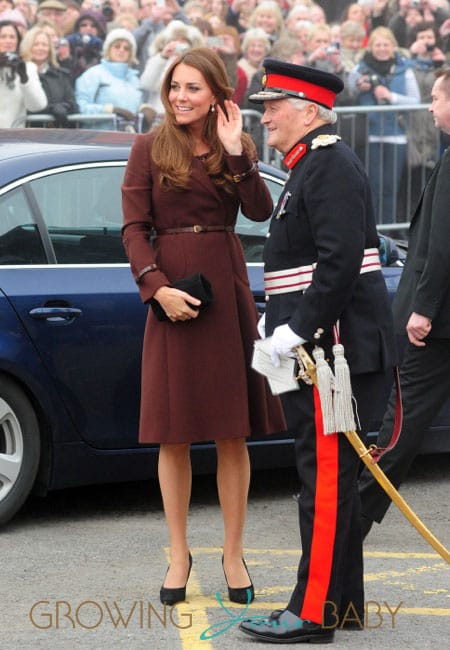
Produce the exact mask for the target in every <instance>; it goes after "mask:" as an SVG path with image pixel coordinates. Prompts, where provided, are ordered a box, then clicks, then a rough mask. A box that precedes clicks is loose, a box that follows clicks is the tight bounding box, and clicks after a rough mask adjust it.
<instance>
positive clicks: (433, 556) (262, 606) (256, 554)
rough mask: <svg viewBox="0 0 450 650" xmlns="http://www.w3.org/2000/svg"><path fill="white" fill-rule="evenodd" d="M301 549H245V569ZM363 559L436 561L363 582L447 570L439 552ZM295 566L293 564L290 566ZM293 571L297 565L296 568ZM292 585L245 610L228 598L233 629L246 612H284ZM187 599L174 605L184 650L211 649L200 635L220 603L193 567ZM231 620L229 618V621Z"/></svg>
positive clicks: (413, 612)
mask: <svg viewBox="0 0 450 650" xmlns="http://www.w3.org/2000/svg"><path fill="white" fill-rule="evenodd" d="M191 552H192V554H193V556H200V555H205V556H217V555H221V554H222V549H221V548H218V547H198V548H193V549H191ZM300 552H301V549H300V548H298V549H261V548H258V549H256V548H246V549H245V552H244V554H245V558H246V563H247V566H249V567H251V566H261V565H262V564H265V561H267V560H268V559H270V557H275V556H276V557H282V556H284V557H286V556H287V557H289V559H290V558H291V557H295V558H296V559H297V558H300ZM364 557H366V558H383V559H394V560H395V559H396V560H402V559H403V560H411V559H414V560H415V559H428V560H438V562H437V563H435V564H433V565H423V566H419V567H413V568H411V567H408V568H405V569H404V570H403V571H395V570H384V571H380V572H378V573H377V572H372V573H366V574H365V575H364V579H365V581H366V582H375V581H382V580H393V579H398V578H405V577H410V578H412V577H414V575H419V574H424V573H427V572H430V571H431V572H432V573H441V572H442V571H443V570H444V571H445V570H450V568H449V567H448V565H446V564H445V563H444V562H442V561H441V557H440V555H439V554H438V553H415V552H411V553H408V552H402V553H399V552H390V551H386V552H383V551H365V552H364ZM293 566H294V565H293ZM294 568H296V565H295V567H294ZM291 587H292V585H288V586H284V587H283V586H281V585H277V586H274V587H265V588H263V589H259V590H258V591H257V596H258V597H259V598H258V600H257V601H256V602H254V603H252V604H251V605H250V607H249V608H247V609H246V608H245V607H244V606H243V605H236V604H234V603H230V602H229V601H228V599H225V600H224V602H223V604H224V606H225V607H226V608H227V609H228V610H229V611H230V614H233V615H234V616H236V623H235V624H236V626H237V625H238V623H239V617H240V616H241V615H242V614H244V612H245V614H246V613H247V611H248V612H249V613H250V614H253V615H254V614H256V613H258V614H260V613H269V612H271V611H273V610H274V609H283V608H284V607H286V601H287V599H288V598H289V595H290V593H291ZM283 592H286V599H285V600H282V601H276V600H274V601H271V602H268V601H266V602H261V600H260V598H261V597H263V598H264V597H268V598H270V597H273V596H279V595H280V594H282V593H283ZM424 593H427V594H430V595H443V594H446V593H448V592H446V590H445V589H438V590H435V591H431V590H429V591H426V592H424ZM187 598H188V600H187V601H186V602H185V603H180V604H179V605H177V608H176V609H177V616H178V623H179V625H180V641H181V646H182V649H183V650H198V647H199V643H201V648H202V650H213V645H212V643H211V642H210V641H209V640H202V641H200V635H201V634H202V632H203V633H204V632H205V630H206V629H207V628H209V627H210V625H211V623H210V621H209V618H208V614H207V612H208V610H215V611H217V610H220V604H219V602H218V600H217V598H216V597H215V596H211V595H204V594H203V593H202V590H201V586H200V582H199V581H198V579H197V577H196V574H195V570H194V567H193V569H192V571H191V576H190V578H189V587H188V593H187ZM382 609H383V611H384V608H382ZM368 610H369V612H373V611H377V610H376V605H371V604H370V601H369V604H368ZM399 614H400V615H401V616H421V617H422V616H424V617H426V616H437V617H449V616H450V608H443V607H404V606H403V605H402V606H401V607H400V608H399V610H398V612H397V613H396V615H397V616H398V615H399ZM187 616H190V617H191V621H192V625H191V626H190V627H184V628H183V626H184V625H185V622H186V621H187V620H188V619H187ZM221 619H222V620H226V613H225V612H224V613H223V617H222V616H221ZM228 620H230V621H231V619H228Z"/></svg>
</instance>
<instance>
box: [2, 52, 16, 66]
mask: <svg viewBox="0 0 450 650" xmlns="http://www.w3.org/2000/svg"><path fill="white" fill-rule="evenodd" d="M4 60H5V63H4V65H10V66H11V67H14V66H16V65H17V64H18V63H19V62H20V56H19V55H18V54H16V53H15V52H5V59H4Z"/></svg>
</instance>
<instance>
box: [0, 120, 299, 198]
mask: <svg viewBox="0 0 450 650" xmlns="http://www.w3.org/2000/svg"><path fill="white" fill-rule="evenodd" d="M134 138H135V134H132V133H124V132H122V131H96V130H88V129H46V128H25V129H0V187H4V186H5V185H8V184H9V183H11V182H12V181H15V180H18V179H20V178H23V177H24V176H28V175H30V174H33V173H35V172H39V171H42V170H46V169H52V168H54V167H58V166H60V165H72V164H77V163H89V162H102V161H126V160H127V159H128V154H129V150H130V148H131V145H132V144H133V141H134ZM259 167H260V169H261V171H265V172H268V173H270V174H272V175H273V176H276V177H278V178H280V180H281V179H284V178H285V176H286V174H285V172H283V171H281V170H278V169H276V168H274V167H271V166H269V165H265V164H264V163H260V165H259Z"/></svg>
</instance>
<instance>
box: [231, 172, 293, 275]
mask: <svg viewBox="0 0 450 650" xmlns="http://www.w3.org/2000/svg"><path fill="white" fill-rule="evenodd" d="M261 176H262V177H263V178H264V180H265V182H266V185H267V186H268V188H269V191H270V193H271V195H272V201H273V204H274V205H276V204H277V202H278V198H279V196H280V194H281V191H282V189H283V186H284V182H283V180H281V179H274V178H270V177H268V176H267V175H266V174H264V173H263V174H261ZM269 223H270V220H269V219H266V221H250V219H247V218H246V217H244V215H243V214H242V212H241V211H240V210H239V215H238V219H237V223H236V232H237V234H238V235H239V238H240V240H241V242H242V246H243V248H244V253H245V260H246V262H262V252H263V248H264V242H265V240H266V235H267V231H268V230H269Z"/></svg>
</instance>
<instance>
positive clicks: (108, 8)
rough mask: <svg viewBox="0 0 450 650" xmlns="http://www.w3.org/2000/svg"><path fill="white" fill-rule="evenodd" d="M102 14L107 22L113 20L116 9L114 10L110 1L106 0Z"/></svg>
mask: <svg viewBox="0 0 450 650" xmlns="http://www.w3.org/2000/svg"><path fill="white" fill-rule="evenodd" d="M102 14H103V16H104V17H105V18H106V20H107V22H109V21H111V20H113V18H114V9H113V8H112V4H111V3H110V2H109V0H106V2H104V3H103V7H102Z"/></svg>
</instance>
